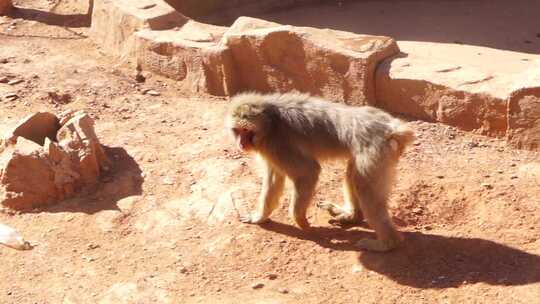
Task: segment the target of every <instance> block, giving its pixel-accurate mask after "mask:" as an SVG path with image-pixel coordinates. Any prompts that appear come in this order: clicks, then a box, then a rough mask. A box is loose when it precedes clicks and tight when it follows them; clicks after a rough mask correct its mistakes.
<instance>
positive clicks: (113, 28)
mask: <svg viewBox="0 0 540 304" xmlns="http://www.w3.org/2000/svg"><path fill="white" fill-rule="evenodd" d="M0 1H1V0H0ZM187 20H188V18H186V17H184V16H183V15H182V14H180V13H178V12H177V11H176V10H175V9H174V8H172V7H171V6H170V5H168V4H167V3H166V2H164V1H162V0H143V1H136V3H134V2H133V1H131V0H94V7H93V10H92V25H91V28H90V37H91V38H92V39H93V40H94V41H95V42H96V43H98V44H99V45H100V46H101V47H102V48H103V49H104V50H105V51H106V52H108V53H110V54H112V55H113V56H117V57H120V58H122V59H124V60H126V61H129V60H131V59H133V58H134V56H135V37H134V35H133V34H134V33H135V32H137V31H139V30H141V29H143V28H148V29H152V30H165V29H172V28H174V27H178V26H181V25H182V24H184V23H185V22H186V21H187Z"/></svg>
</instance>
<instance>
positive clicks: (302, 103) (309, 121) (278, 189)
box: [227, 93, 414, 251]
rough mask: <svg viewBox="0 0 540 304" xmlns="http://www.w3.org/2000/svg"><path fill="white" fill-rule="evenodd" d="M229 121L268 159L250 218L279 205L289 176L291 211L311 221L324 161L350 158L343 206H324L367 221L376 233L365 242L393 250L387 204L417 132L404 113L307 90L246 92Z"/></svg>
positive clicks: (341, 217) (397, 238)
mask: <svg viewBox="0 0 540 304" xmlns="http://www.w3.org/2000/svg"><path fill="white" fill-rule="evenodd" d="M227 126H228V128H229V129H230V130H232V132H233V135H234V136H235V138H236V139H237V141H238V143H239V145H240V147H241V148H242V149H244V150H247V151H253V152H256V153H258V154H259V155H260V156H261V157H262V159H263V160H264V162H265V169H266V170H265V174H264V181H263V186H262V190H261V197H260V204H259V208H258V210H257V211H256V212H254V213H252V214H250V215H246V216H242V217H241V220H242V221H243V222H246V223H254V224H257V223H262V222H264V221H266V220H267V219H268V218H269V216H270V214H271V213H272V211H273V210H274V209H275V208H276V207H277V206H278V204H279V198H280V196H281V194H282V193H283V187H284V181H285V177H288V178H289V179H290V180H291V181H292V182H293V184H294V195H293V200H292V206H291V207H292V209H291V210H292V214H293V217H294V219H295V221H296V223H297V224H298V226H300V227H301V228H302V229H308V228H309V227H310V226H309V223H308V221H307V218H306V212H307V209H308V206H309V203H310V202H311V199H312V197H313V194H314V192H315V186H316V184H317V181H318V177H319V173H320V170H321V167H320V165H319V161H323V160H325V159H330V158H341V159H345V160H346V161H347V171H346V176H345V182H344V190H345V191H344V192H345V201H346V204H345V206H343V207H340V206H337V205H334V204H330V203H320V204H319V205H318V206H319V207H320V208H322V209H325V210H328V212H329V213H330V214H331V215H333V216H335V217H336V220H337V221H339V222H341V223H353V222H358V221H362V220H363V219H364V217H365V218H366V219H367V221H368V223H369V224H370V226H371V227H372V228H373V229H374V230H375V232H376V234H377V237H378V238H377V239H376V240H375V239H364V240H360V241H359V242H358V243H357V244H358V246H359V247H360V248H361V249H367V250H374V251H387V250H391V249H393V248H395V247H396V246H397V245H398V244H399V243H400V242H401V240H402V237H401V235H400V234H399V232H398V231H397V230H396V229H395V228H394V225H393V224H392V220H391V218H390V216H389V214H388V211H387V200H388V196H389V193H390V191H391V188H392V185H393V183H394V176H395V171H396V170H395V169H396V165H397V163H398V159H399V157H400V155H401V154H402V153H403V151H404V149H405V147H406V146H407V145H409V144H410V143H411V142H412V141H413V140H414V133H413V132H412V130H411V129H409V128H408V127H407V126H406V125H405V124H404V123H403V122H402V121H400V120H398V119H396V118H394V117H392V116H390V115H389V114H387V113H386V112H384V111H382V110H379V109H376V108H373V107H369V106H363V107H352V106H347V105H343V104H337V103H331V102H327V101H324V100H322V99H320V98H316V97H311V96H309V95H305V94H298V93H287V94H268V95H262V94H258V93H243V94H239V95H236V96H235V97H233V99H232V102H231V106H230V108H229V112H228V114H227Z"/></svg>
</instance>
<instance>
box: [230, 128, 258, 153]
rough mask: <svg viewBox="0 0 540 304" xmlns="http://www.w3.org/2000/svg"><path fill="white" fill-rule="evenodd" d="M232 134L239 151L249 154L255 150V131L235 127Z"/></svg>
mask: <svg viewBox="0 0 540 304" xmlns="http://www.w3.org/2000/svg"><path fill="white" fill-rule="evenodd" d="M232 132H233V135H234V138H235V140H236V145H237V146H238V148H240V150H242V151H246V152H249V151H252V150H254V149H255V135H256V133H255V130H253V129H250V128H246V127H239V126H236V127H234V128H232Z"/></svg>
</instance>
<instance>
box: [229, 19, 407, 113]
mask: <svg viewBox="0 0 540 304" xmlns="http://www.w3.org/2000/svg"><path fill="white" fill-rule="evenodd" d="M222 44H223V45H225V46H227V47H228V48H230V50H231V52H232V56H233V61H234V63H235V67H236V72H237V73H238V76H237V77H238V79H239V83H240V84H241V88H242V89H245V90H256V91H260V92H273V91H279V92H286V91H290V90H298V91H302V92H307V93H311V94H313V95H318V96H323V97H326V98H328V99H331V100H335V101H339V102H345V103H348V104H355V105H361V104H373V103H374V102H375V91H374V88H375V85H374V75H375V68H376V66H377V64H378V63H379V62H381V61H382V60H383V59H385V58H387V57H389V56H392V55H395V54H397V53H399V49H398V47H397V44H396V42H395V41H394V40H393V39H392V38H389V37H383V36H370V35H360V34H354V33H349V32H342V31H335V30H329V29H316V28H308V27H293V26H288V25H280V24H277V23H273V22H268V21H264V20H258V19H254V18H248V17H241V18H238V19H237V20H236V21H235V23H234V24H233V25H232V26H231V27H230V28H229V30H228V31H227V32H226V33H225V35H224V36H223V39H222Z"/></svg>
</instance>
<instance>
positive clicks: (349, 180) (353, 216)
mask: <svg viewBox="0 0 540 304" xmlns="http://www.w3.org/2000/svg"><path fill="white" fill-rule="evenodd" d="M355 174H356V166H355V164H354V161H352V160H350V161H349V162H348V164H347V172H346V175H345V180H344V183H343V195H344V197H345V205H344V206H343V207H341V206H338V205H336V204H332V203H329V202H319V203H317V207H319V208H321V209H323V210H326V211H328V213H330V215H331V216H333V217H334V219H332V220H330V221H329V222H330V223H331V224H338V225H354V224H360V223H362V222H363V221H364V215H363V214H362V210H361V209H360V200H359V198H358V194H357V193H356V185H355V177H354V175H355Z"/></svg>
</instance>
